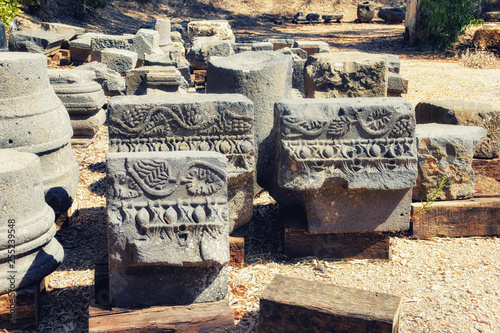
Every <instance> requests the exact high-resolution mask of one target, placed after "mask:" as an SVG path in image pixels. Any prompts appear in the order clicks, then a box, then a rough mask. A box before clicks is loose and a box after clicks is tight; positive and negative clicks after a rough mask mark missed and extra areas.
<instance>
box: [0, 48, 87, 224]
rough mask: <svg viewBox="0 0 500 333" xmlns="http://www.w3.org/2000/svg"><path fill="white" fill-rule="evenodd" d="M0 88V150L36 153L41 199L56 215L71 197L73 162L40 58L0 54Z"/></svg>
mask: <svg viewBox="0 0 500 333" xmlns="http://www.w3.org/2000/svg"><path fill="white" fill-rule="evenodd" d="M0 86H1V87H2V89H1V90H0V148H13V149H16V150H20V151H25V152H31V153H35V154H37V155H38V156H39V157H40V163H41V165H42V174H43V183H44V188H45V199H46V201H47V203H48V204H49V205H50V206H51V207H52V208H53V209H54V210H55V212H56V215H58V214H61V213H63V212H65V211H66V210H67V209H68V208H69V207H70V206H71V204H72V202H73V200H74V198H75V195H76V189H77V187H78V179H79V177H78V163H77V162H76V159H75V157H74V156H73V154H72V151H71V145H69V142H70V139H71V136H72V132H73V131H72V129H71V124H70V120H69V115H68V112H67V111H66V108H65V107H64V105H63V104H62V102H61V100H60V99H59V98H58V97H57V95H56V94H55V92H54V89H53V88H52V86H51V85H50V81H49V77H48V71H47V60H46V58H45V57H44V56H43V55H40V54H31V53H25V52H20V53H18V52H2V53H0Z"/></svg>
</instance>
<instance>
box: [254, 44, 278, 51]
mask: <svg viewBox="0 0 500 333" xmlns="http://www.w3.org/2000/svg"><path fill="white" fill-rule="evenodd" d="M273 47H274V46H273V44H272V43H270V42H258V43H252V51H273Z"/></svg>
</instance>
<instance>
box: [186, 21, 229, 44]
mask: <svg viewBox="0 0 500 333" xmlns="http://www.w3.org/2000/svg"><path fill="white" fill-rule="evenodd" d="M187 32H188V38H189V40H190V41H192V40H193V39H194V38H196V37H208V36H216V37H217V38H218V39H220V40H230V41H232V42H234V41H235V38H234V34H233V30H231V26H230V25H229V22H228V21H225V20H204V21H191V22H189V23H188V26H187Z"/></svg>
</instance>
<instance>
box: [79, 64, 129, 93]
mask: <svg viewBox="0 0 500 333" xmlns="http://www.w3.org/2000/svg"><path fill="white" fill-rule="evenodd" d="M78 68H79V69H85V70H90V71H93V72H94V73H95V75H96V78H97V82H99V83H100V84H101V86H102V89H103V90H104V93H105V94H106V96H115V95H123V94H125V89H126V86H125V79H124V78H122V77H121V75H120V73H118V72H116V71H114V70H112V69H109V68H108V66H106V65H105V64H103V63H100V62H97V61H93V62H91V63H88V64H85V65H82V66H80V67H78Z"/></svg>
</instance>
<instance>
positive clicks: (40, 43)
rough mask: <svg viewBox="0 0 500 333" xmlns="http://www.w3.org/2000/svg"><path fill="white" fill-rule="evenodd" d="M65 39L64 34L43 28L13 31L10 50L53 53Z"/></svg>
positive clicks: (10, 38) (10, 37)
mask: <svg viewBox="0 0 500 333" xmlns="http://www.w3.org/2000/svg"><path fill="white" fill-rule="evenodd" d="M63 41H64V35H60V34H57V33H55V32H48V31H42V30H33V29H27V30H21V31H13V32H12V33H11V34H10V36H9V50H10V51H11V52H26V51H29V52H33V53H42V54H45V55H53V54H55V53H56V52H57V51H58V50H59V49H60V48H61V44H62V42H63Z"/></svg>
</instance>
